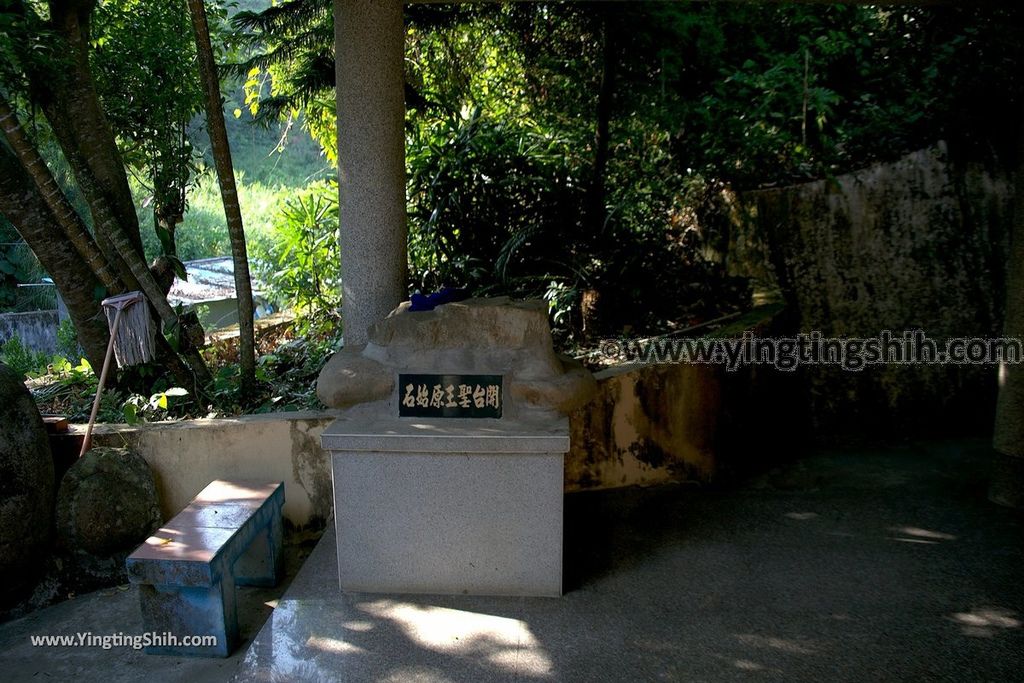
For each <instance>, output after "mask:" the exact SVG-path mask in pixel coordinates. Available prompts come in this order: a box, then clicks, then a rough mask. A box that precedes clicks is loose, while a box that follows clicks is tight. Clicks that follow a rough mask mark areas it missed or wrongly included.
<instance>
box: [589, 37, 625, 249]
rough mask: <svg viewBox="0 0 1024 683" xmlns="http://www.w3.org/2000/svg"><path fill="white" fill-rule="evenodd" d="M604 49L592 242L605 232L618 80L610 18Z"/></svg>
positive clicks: (592, 190)
mask: <svg viewBox="0 0 1024 683" xmlns="http://www.w3.org/2000/svg"><path fill="white" fill-rule="evenodd" d="M601 34H602V36H603V40H604V45H603V48H602V57H603V58H602V69H601V89H600V91H599V92H598V95H597V125H596V131H595V133H594V168H593V176H592V178H591V181H590V191H589V192H588V193H587V208H586V218H585V220H586V221H587V224H586V227H587V228H588V231H589V234H590V238H591V240H593V241H596V240H597V239H599V237H598V236H599V235H600V234H601V233H603V232H604V227H605V220H606V216H605V214H606V211H607V210H606V208H605V180H604V177H605V174H606V173H607V171H608V136H609V128H610V125H611V118H612V104H613V102H614V98H615V77H616V67H617V66H618V64H617V62H618V52H617V49H616V44H615V29H614V28H613V27H611V26H610V25H609V22H608V18H607V17H604V18H602V20H601Z"/></svg>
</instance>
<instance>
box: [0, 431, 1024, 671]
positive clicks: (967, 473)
mask: <svg viewBox="0 0 1024 683" xmlns="http://www.w3.org/2000/svg"><path fill="white" fill-rule="evenodd" d="M987 459H988V451H987V450H986V448H985V444H984V443H982V442H956V443H951V442H944V443H938V444H926V445H912V446H904V447H899V448H888V449H884V450H878V451H873V452H868V451H865V450H864V449H856V450H850V451H831V452H821V451H819V452H817V453H815V454H812V455H810V456H809V457H807V458H805V459H802V460H800V461H798V462H796V463H795V464H793V465H790V466H787V467H783V468H780V469H778V470H776V471H773V472H771V473H769V474H767V475H765V476H762V477H759V478H757V479H755V480H754V481H752V482H750V483H749V484H747V485H745V486H743V487H742V488H740V489H738V490H731V491H722V492H716V491H700V490H696V489H691V488H686V487H663V488H656V489H647V490H629V491H618V492H605V493H589V494H577V495H573V496H570V497H569V498H568V499H567V504H566V544H567V547H566V583H567V586H566V588H567V593H566V595H565V596H564V597H562V598H560V599H522V598H479V597H466V596H449V597H445V596H382V595H367V594H341V593H340V592H338V591H337V590H336V588H335V586H336V576H335V558H334V552H333V538H332V537H331V536H330V535H325V536H324V539H323V541H322V542H321V543H320V544H319V545H318V546H317V548H316V549H315V550H314V551H313V553H312V555H311V556H310V557H309V559H308V560H307V561H306V563H305V565H304V566H303V568H302V570H301V571H300V572H299V575H298V576H297V577H296V578H295V580H294V582H293V583H292V585H291V586H290V588H289V589H288V591H287V592H286V594H285V595H284V597H283V598H281V600H280V601H279V602H278V603H277V607H276V609H274V610H273V612H272V614H271V616H270V619H269V620H268V621H267V622H266V624H265V625H264V627H263V629H262V630H261V631H260V632H259V634H258V636H256V639H255V641H254V642H253V643H252V645H251V647H250V648H249V649H248V652H246V653H245V654H244V655H236V656H235V657H234V658H232V659H230V660H220V661H216V660H203V661H200V662H198V663H197V662H194V661H189V660H177V659H174V658H162V657H146V656H145V655H141V654H138V653H131V652H123V651H111V652H104V651H97V650H87V651H81V650H68V651H60V652H57V651H53V650H40V649H33V648H31V646H29V644H28V635H29V634H31V633H52V632H58V633H61V632H65V633H66V632H73V631H76V630H93V631H96V632H104V631H111V630H114V631H117V630H121V631H124V632H126V633H132V632H141V626H140V625H139V624H138V617H137V614H136V612H135V609H136V606H135V602H134V596H132V595H130V593H122V592H120V591H113V592H112V594H111V595H105V594H102V593H100V594H93V595H90V596H85V597H82V598H79V599H77V600H74V601H72V602H69V603H65V604H63V605H58V606H56V607H53V608H49V609H47V610H42V611H40V612H38V613H36V614H34V615H31V616H29V617H26V618H25V619H22V620H19V621H17V622H11V623H9V624H5V625H2V626H0V653H2V654H0V671H3V672H4V678H5V679H10V680H24V679H30V678H31V679H32V680H46V679H47V677H52V678H60V679H67V678H71V677H75V678H77V679H79V680H81V681H90V680H97V681H100V680H102V681H113V680H129V678H131V676H132V675H133V676H134V678H133V680H138V679H142V678H149V679H151V680H160V681H163V680H186V679H187V680H189V681H200V680H228V679H230V678H231V677H232V676H235V680H238V681H250V680H258V681H303V680H310V681H320V680H324V681H336V680H347V681H489V680H494V681H506V680H560V681H632V680H644V681H647V680H675V681H732V680H787V681H816V682H817V681H821V680H827V679H832V680H838V681H877V680H949V681H967V680H969V681H981V680H991V681H997V680H998V681H1008V680H1022V679H1024V673H1022V672H1024V623H1022V622H1024V580H1022V579H1024V533H1022V531H1024V529H1022V526H1024V524H1022V517H1021V514H1020V513H1019V512H1015V511H1010V510H1006V509H1002V508H998V507H996V506H993V505H990V504H989V503H987V502H986V501H985V498H984V491H985V476H986V469H987ZM245 621H246V620H243V623H244V622H245ZM248 621H249V624H250V628H251V627H252V620H251V619H249V620H248ZM243 647H244V646H243ZM12 676H13V678H12Z"/></svg>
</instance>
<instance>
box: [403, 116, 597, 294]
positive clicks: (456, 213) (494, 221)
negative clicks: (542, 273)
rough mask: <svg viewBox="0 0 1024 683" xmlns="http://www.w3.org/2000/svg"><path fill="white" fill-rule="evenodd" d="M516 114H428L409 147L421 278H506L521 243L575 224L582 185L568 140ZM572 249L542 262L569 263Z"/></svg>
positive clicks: (414, 270)
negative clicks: (506, 117)
mask: <svg viewBox="0 0 1024 683" xmlns="http://www.w3.org/2000/svg"><path fill="white" fill-rule="evenodd" d="M517 123H518V122H504V121H499V120H494V119H490V118H484V117H483V116H482V115H481V110H480V108H479V107H474V108H472V109H466V110H463V111H462V112H460V113H458V114H454V115H450V116H445V117H439V118H437V119H434V120H430V119H425V118H424V119H421V121H420V125H419V126H418V127H417V129H416V131H415V135H414V137H412V144H410V145H409V149H408V154H407V164H408V184H409V191H408V197H409V202H410V206H409V220H410V238H409V258H410V264H411V268H410V272H411V276H412V278H413V286H414V287H416V288H419V289H422V290H424V291H432V290H434V289H437V288H438V287H440V286H442V285H446V284H447V285H452V286H470V287H473V288H479V287H483V286H486V285H489V284H492V283H494V282H495V281H500V280H501V279H504V278H506V277H507V276H508V275H509V274H510V270H509V267H510V264H511V262H512V261H513V259H514V258H516V256H517V255H518V251H519V250H520V249H522V248H524V247H528V246H530V245H531V244H532V243H533V242H541V241H543V240H544V239H545V233H547V239H549V240H550V239H551V237H552V236H554V235H555V234H557V233H558V232H561V231H564V229H565V228H566V227H568V226H571V225H572V222H573V220H574V215H575V214H576V212H577V209H578V206H579V200H580V191H579V181H578V179H577V178H576V177H575V175H574V170H573V169H572V168H570V167H569V166H568V163H569V162H568V159H570V155H569V154H568V153H567V143H566V140H565V139H564V138H561V137H558V136H557V135H554V134H547V133H544V132H543V131H541V130H539V129H538V128H537V127H535V126H529V124H528V123H525V122H524V123H519V125H517ZM563 234H564V233H563ZM567 256H568V255H567V254H566V253H564V252H563V253H559V252H555V253H551V254H548V255H546V256H541V257H540V258H541V259H542V260H539V261H535V262H534V265H535V266H536V267H543V265H545V264H547V265H548V266H549V267H552V268H555V269H556V270H557V269H560V270H562V271H563V272H564V271H565V270H566V269H571V264H569V263H567V262H566V257H567Z"/></svg>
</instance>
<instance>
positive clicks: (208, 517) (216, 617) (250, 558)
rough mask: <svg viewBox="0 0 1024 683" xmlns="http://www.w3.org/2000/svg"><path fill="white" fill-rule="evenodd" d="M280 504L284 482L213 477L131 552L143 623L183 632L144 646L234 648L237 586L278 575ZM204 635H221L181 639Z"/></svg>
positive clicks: (219, 651)
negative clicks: (191, 641) (211, 640)
mask: <svg viewBox="0 0 1024 683" xmlns="http://www.w3.org/2000/svg"><path fill="white" fill-rule="evenodd" d="M283 505H284V484H283V483H281V482H271V483H266V482H247V481H237V480H231V481H228V480H218V481H214V482H212V483H211V484H210V485H209V486H207V487H206V488H205V489H203V490H202V492H200V494H199V495H198V496H196V498H195V499H194V500H193V501H192V502H191V503H189V504H188V506H187V507H185V509H184V510H182V511H181V512H180V513H178V515H177V516H175V517H174V519H172V520H170V521H169V522H167V523H166V524H165V525H164V526H162V527H161V528H160V529H158V530H157V531H156V533H154V534H153V535H152V536H150V537H149V538H148V539H147V540H146V542H145V543H143V544H142V545H141V546H139V548H138V549H137V550H136V551H135V552H133V553H132V554H131V555H130V556H129V557H128V559H127V562H126V564H127V568H128V579H129V581H131V583H133V584H135V585H137V586H138V588H139V601H140V605H141V608H142V620H143V624H144V626H145V629H146V631H147V632H149V633H156V634H158V635H165V634H171V635H172V636H173V637H175V638H177V639H178V642H160V643H156V644H154V645H150V646H147V647H146V652H148V653H152V654H174V655H190V656H220V657H227V656H228V655H229V654H231V651H232V650H233V649H234V647H235V645H236V644H237V641H238V617H237V613H236V607H235V586H236V585H258V586H272V585H274V584H276V583H277V581H278V579H279V577H280V574H281V568H282V566H281V549H282V532H283V528H282V520H281V508H282V506H283ZM204 635H213V636H216V644H214V645H204V646H194V645H185V644H184V643H183V642H181V640H182V639H183V638H184V637H185V636H204Z"/></svg>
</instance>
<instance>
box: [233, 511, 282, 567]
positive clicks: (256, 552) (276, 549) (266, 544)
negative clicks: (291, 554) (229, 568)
mask: <svg viewBox="0 0 1024 683" xmlns="http://www.w3.org/2000/svg"><path fill="white" fill-rule="evenodd" d="M282 536H283V523H282V521H281V511H280V510H277V511H275V513H274V514H273V515H272V516H271V518H270V523H269V524H267V526H266V527H264V528H263V529H262V530H261V531H260V532H258V533H257V534H256V536H255V537H254V538H253V539H252V542H251V543H250V544H249V547H248V548H247V549H246V551H245V553H244V554H242V555H241V556H240V557H239V558H238V559H237V560H236V561H235V567H234V570H233V573H234V576H235V583H236V584H238V585H239V586H275V585H277V582H278V580H279V579H280V577H281V570H282V568H283V567H282V561H281V553H282V549H283V542H282Z"/></svg>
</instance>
